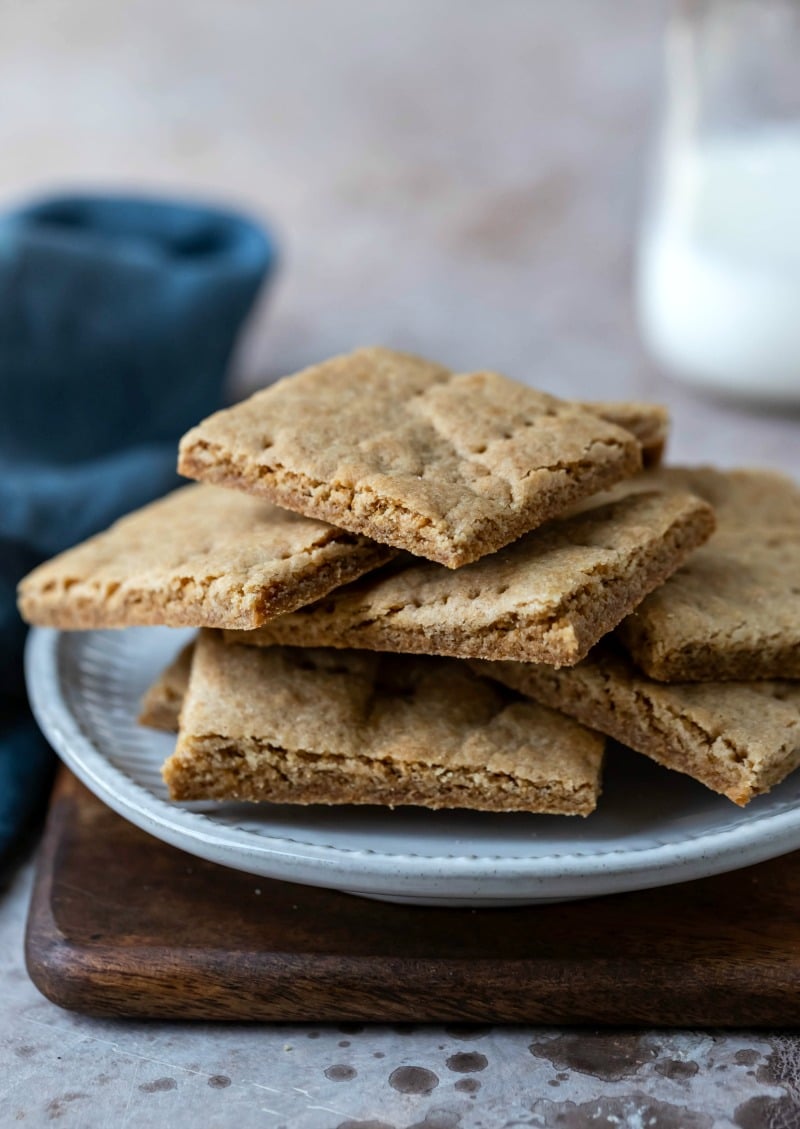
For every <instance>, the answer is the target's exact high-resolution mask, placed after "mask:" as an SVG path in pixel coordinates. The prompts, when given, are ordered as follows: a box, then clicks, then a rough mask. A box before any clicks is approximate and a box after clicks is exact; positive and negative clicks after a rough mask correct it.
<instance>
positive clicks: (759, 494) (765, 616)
mask: <svg viewBox="0 0 800 1129" xmlns="http://www.w3.org/2000/svg"><path fill="white" fill-rule="evenodd" d="M642 480H643V482H644V483H648V484H649V485H650V486H651V487H652V486H663V485H671V486H674V487H678V488H680V487H682V488H684V489H688V490H691V491H692V492H693V493H695V494H697V495H699V496H700V497H701V498H705V499H707V501H709V502H710V503H711V505H713V506H714V509H715V513H716V517H717V532H716V533H715V534H714V536H713V537H712V538H711V540H710V541H709V542H708V544H707V545H705V546H703V548H702V549H699V550H698V552H697V553H695V554H694V556H692V557H691V559H690V560H689V561H688V562H687V563H686V564H685V565H684V566H683V567H682V568H681V569H680V570H679V571H678V572H676V573H675V574H674V575H673V576H672V577H670V579H669V580H668V581H667V582H666V583H665V584H664V585H663V587H661V588H659V589H658V590H657V591H655V592H653V593H652V594H651V595H649V596H648V597H647V599H645V600H644V601H643V602H642V603H641V604H640V605H639V606H638V608H637V609H636V611H635V613H634V614H633V615H631V616H629V617H628V619H626V620H625V621H624V622H623V624H622V625H621V627H620V629H619V636H620V638H621V639H622V641H623V643H624V644H625V646H626V647H627V649H628V651H629V652H630V654H631V655H632V656H633V658H634V659H635V661H636V662H637V663H638V665H639V666H640V667H641V668H642V669H643V670H644V671H645V672H646V673H647V674H648V675H650V677H651V678H657V679H660V680H662V681H664V682H718V681H727V680H740V681H742V680H744V681H753V680H755V679H759V678H767V679H771V678H800V489H798V487H797V486H796V485H795V483H794V482H792V481H791V480H790V479H788V478H785V477H784V476H783V475H778V474H774V473H772V472H769V471H756V470H750V471H748V470H735V471H720V470H713V469H712V468H710V467H699V468H695V469H688V468H679V467H665V468H661V469H660V470H657V471H653V472H649V473H648V474H646V475H643V476H642Z"/></svg>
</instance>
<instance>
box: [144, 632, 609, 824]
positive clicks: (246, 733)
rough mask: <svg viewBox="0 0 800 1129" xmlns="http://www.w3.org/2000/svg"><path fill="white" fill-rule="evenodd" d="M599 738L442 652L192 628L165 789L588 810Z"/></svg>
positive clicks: (189, 796)
mask: <svg viewBox="0 0 800 1129" xmlns="http://www.w3.org/2000/svg"><path fill="white" fill-rule="evenodd" d="M603 744H604V742H603V738H602V737H600V736H599V735H598V734H596V733H590V732H588V731H587V730H585V729H583V728H582V727H581V726H579V725H577V724H576V723H575V722H573V721H570V720H569V719H568V718H565V717H563V716H562V715H560V714H558V713H555V712H554V711H552V710H549V709H547V708H545V707H541V706H538V705H536V704H534V703H532V702H528V701H525V700H524V699H521V698H518V697H517V696H516V695H513V694H509V693H508V692H507V691H505V690H503V689H501V688H499V687H498V686H497V684H496V683H493V682H490V681H489V680H488V679H484V678H481V677H479V676H478V675H476V674H474V673H473V672H472V671H471V670H470V669H469V668H468V666H467V665H466V664H464V663H459V662H455V661H453V660H449V659H435V658H428V657H425V658H409V657H407V656H400V655H379V654H375V653H371V652H364V651H330V650H319V649H312V648H288V647H287V648H283V647H271V648H265V649H258V648H255V647H236V646H226V645H225V643H223V642H222V640H221V639H220V638H219V636H218V635H216V634H214V633H211V632H203V633H202V634H201V636H200V638H199V640H198V643H197V647H196V651H195V657H194V661H193V664H192V672H191V677H190V679H189V687H188V690H187V693H186V699H185V702H184V705H183V710H182V712H181V728H180V734H179V737H178V743H177V747H176V749H175V752H174V754H173V755H172V756H171V757H170V758H169V759H168V760H167V762H166V764H165V765H164V769H163V774H164V779H165V780H166V782H167V784H168V785H169V789H170V794H171V796H172V797H173V799H176V800H197V799H220V800H224V799H227V800H264V801H269V802H273V803H292V804H383V805H388V806H390V807H394V806H397V805H404V804H414V805H422V806H424V807H429V808H470V809H475V810H481V811H527V812H546V813H552V814H563V815H587V814H588V813H589V812H591V811H592V810H593V809H594V808H595V806H596V803H597V798H598V795H599V792H600V773H601V768H602V759H603Z"/></svg>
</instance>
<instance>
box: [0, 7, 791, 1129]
mask: <svg viewBox="0 0 800 1129" xmlns="http://www.w3.org/2000/svg"><path fill="white" fill-rule="evenodd" d="M662 19H663V5H662V4H661V3H658V2H656V0H643V2H641V3H639V4H636V5H634V4H623V3H621V0H591V2H590V0H560V2H559V3H558V4H555V3H550V2H549V0H496V2H494V3H489V2H488V0H486V2H476V3H470V4H465V3H460V2H459V0H403V3H402V4H398V3H395V4H391V5H390V4H388V3H383V4H381V3H374V2H371V0H361V2H356V0H338V2H337V3H336V4H327V3H325V2H324V0H303V2H302V3H292V2H291V0H272V2H269V3H267V2H260V3H252V2H249V0H232V2H230V3H227V4H213V3H210V2H209V3H206V2H202V0H201V2H199V3H196V4H193V5H191V7H189V6H186V5H172V6H171V5H168V4H164V3H163V2H160V0H134V2H132V3H129V4H126V5H113V4H103V3H101V2H100V0H73V2H72V3H70V4H68V5H63V4H57V3H56V2H55V0H39V2H38V3H35V4H22V3H13V2H12V3H11V4H7V5H5V6H4V8H3V34H2V36H0V106H2V107H3V108H4V112H3V113H0V148H2V152H3V153H4V154H5V159H4V160H3V162H2V163H0V198H2V199H4V200H6V199H7V200H11V199H13V198H17V197H19V196H20V195H23V194H25V193H28V192H31V191H33V190H35V189H43V188H49V187H51V186H52V185H54V184H55V185H58V186H63V185H65V184H71V183H81V184H85V183H87V182H88V183H90V184H93V185H110V184H122V183H124V184H126V185H127V184H130V183H131V182H132V183H134V184H137V185H147V186H151V187H155V188H158V189H160V190H167V189H170V190H174V191H181V192H183V191H191V192H193V193H195V194H201V195H209V194H214V195H216V194H220V195H223V196H224V197H227V198H228V199H231V200H233V201H235V202H239V203H240V204H242V205H244V206H246V207H248V208H249V209H250V210H251V211H253V212H254V213H255V214H256V215H260V216H263V217H265V218H270V219H273V220H274V222H275V224H276V226H277V227H278V229H279V234H280V237H281V241H282V244H283V248H284V263H283V270H282V275H281V278H280V280H279V282H278V283H277V285H276V287H275V289H274V291H273V293H272V294H271V295H269V296H268V297H267V299H266V300H265V302H264V304H263V306H262V308H261V310H260V312H259V315H258V316H257V317H256V318H255V319H254V324H253V326H252V331H251V333H250V336H249V339H248V341H247V343H246V345H245V348H244V349H243V351H242V354H241V356H240V358H239V363H238V366H237V376H236V390H238V391H243V390H245V389H247V388H249V387H252V386H253V385H255V384H257V383H258V382H260V381H263V380H264V379H265V378H269V377H270V376H275V375H278V374H281V373H283V372H287V371H291V370H292V369H294V368H296V367H299V366H301V365H303V364H305V363H307V362H310V361H313V360H315V359H318V358H319V357H322V356H325V355H327V354H330V353H332V352H336V351H340V350H343V349H348V348H350V347H352V346H353V345H354V344H356V343H366V342H381V343H386V344H390V345H396V346H399V347H405V348H409V349H414V350H417V351H419V352H422V353H427V354H429V355H431V356H433V357H436V358H438V359H441V360H443V361H445V362H447V363H449V364H451V365H453V366H456V367H465V368H476V367H480V366H482V365H491V366H492V367H495V368H499V369H501V370H504V371H506V372H508V373H509V374H510V375H512V376H516V377H519V378H522V379H528V380H530V381H531V382H533V383H537V384H539V385H540V386H543V387H545V388H548V389H550V390H553V391H556V392H561V393H563V394H566V395H581V396H592V397H595V398H600V397H603V396H605V397H614V398H622V397H626V396H627V397H651V398H655V399H661V400H665V401H667V402H668V403H669V404H670V406H671V408H672V410H673V413H674V417H675V427H676V433H675V438H674V442H673V444H672V447H671V453H672V456H673V458H675V459H680V460H691V461H695V462H701V461H716V462H718V463H721V464H723V465H732V464H734V463H740V464H741V463H753V464H760V465H768V466H777V467H782V468H784V469H786V470H790V471H792V472H793V473H794V474H796V475H800V423H798V419H797V418H791V417H787V416H786V415H783V416H773V417H768V416H753V415H750V414H748V413H746V412H745V411H743V410H742V409H739V408H736V407H733V406H720V405H711V404H709V403H707V402H705V401H702V400H700V399H699V398H697V397H695V396H694V394H693V393H691V392H690V391H687V390H685V389H683V388H681V387H679V386H677V385H674V384H670V383H668V382H666V381H664V380H663V378H661V377H660V376H659V375H658V374H657V373H656V372H654V371H653V368H652V367H651V366H650V365H649V364H648V362H647V360H646V358H645V357H644V356H643V354H642V352H641V349H640V346H639V344H638V342H637V338H636V333H635V324H634V317H633V312H632V302H631V270H632V251H633V245H634V237H635V228H636V221H637V216H638V213H639V207H640V194H641V185H642V180H643V160H644V154H645V152H646V149H647V142H648V138H649V130H650V126H651V123H652V115H653V110H654V104H655V97H656V92H657V76H658V65H659V45H660V33H661V27H662ZM30 882H31V867H30V865H29V864H28V865H26V866H24V867H22V869H21V870H20V871H19V872H18V873H17V875H16V877H15V879H14V881H13V884H12V886H11V887H10V889H7V890H5V891H0V1125H2V1126H3V1129H5V1126H6V1125H9V1126H10V1125H13V1124H17V1123H21V1124H25V1125H28V1126H39V1125H49V1124H50V1123H51V1122H53V1123H57V1124H58V1125H59V1126H61V1127H63V1129H70V1127H72V1126H75V1127H77V1129H105V1127H106V1126H111V1125H113V1126H120V1127H123V1126H124V1127H125V1129H133V1127H134V1126H139V1125H141V1126H147V1127H152V1126H162V1125H163V1126H170V1127H175V1129H182V1127H183V1126H187V1127H188V1126H203V1127H204V1129H205V1127H214V1126H229V1125H230V1126H234V1125H235V1126H236V1129H249V1127H250V1126H259V1127H260V1126H266V1127H269V1129H278V1127H279V1126H286V1127H287V1129H334V1127H344V1126H349V1127H350V1129H356V1127H360V1129H380V1127H383V1129H388V1127H392V1129H409V1127H411V1126H414V1127H417V1129H422V1127H424V1129H456V1127H457V1129H495V1127H497V1129H501V1127H505V1126H512V1125H532V1126H551V1125H552V1126H560V1127H563V1129H583V1127H584V1126H592V1127H603V1129H604V1127H606V1126H608V1127H609V1129H610V1127H612V1126H614V1127H621V1126H622V1127H630V1129H719V1127H723V1126H738V1127H739V1129H761V1127H769V1126H771V1127H774V1129H789V1127H792V1126H800V1071H799V1070H798V1058H800V1044H798V1042H797V1040H795V1039H794V1038H790V1037H780V1036H778V1035H775V1034H772V1033H763V1034H759V1035H747V1034H720V1033H713V1032H708V1033H699V1032H682V1033H669V1032H652V1033H644V1034H631V1033H625V1034H617V1033H606V1034H600V1035H598V1034H592V1033H586V1032H584V1033H577V1032H565V1031H554V1030H533V1029H529V1028H508V1029H505V1028H493V1029H484V1030H481V1029H464V1030H459V1029H455V1028H452V1027H451V1028H438V1027H419V1028H416V1029H411V1028H383V1027H368V1028H363V1029H362V1028H359V1027H354V1026H342V1027H341V1028H337V1027H319V1028H314V1027H308V1026H303V1027H295V1026H272V1027H266V1026H260V1025H252V1026H211V1025H192V1026H189V1025H180V1024H174V1023H168V1024H164V1023H159V1024H155V1023H153V1024H146V1023H115V1022H106V1021H98V1020H90V1019H86V1018H82V1017H80V1016H77V1015H71V1014H68V1013H66V1012H63V1011H60V1010H59V1009H58V1008H56V1007H54V1006H52V1005H51V1004H49V1003H47V1002H46V1001H45V1000H44V999H43V998H42V997H41V996H39V994H38V992H37V991H36V989H35V988H34V987H33V985H32V984H31V983H30V981H29V980H28V978H27V976H26V973H25V971H24V965H23V957H22V935H23V922H24V916H25V911H26V904H27V898H28V894H29V888H30Z"/></svg>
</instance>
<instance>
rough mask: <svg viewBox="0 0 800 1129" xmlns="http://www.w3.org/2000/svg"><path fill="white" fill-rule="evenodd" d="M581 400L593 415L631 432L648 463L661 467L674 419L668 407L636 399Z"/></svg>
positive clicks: (646, 464) (645, 462) (646, 465)
mask: <svg viewBox="0 0 800 1129" xmlns="http://www.w3.org/2000/svg"><path fill="white" fill-rule="evenodd" d="M579 403H580V406H581V407H582V408H584V409H585V410H586V411H587V412H591V413H592V415H596V416H599V417H600V418H601V419H605V420H608V422H609V423H614V424H616V425H617V427H622V428H624V429H625V431H630V432H631V433H632V434H633V435H634V436H635V437H636V439H637V440H638V442H639V445H640V446H641V448H642V462H643V464H644V466H645V467H654V466H658V464H659V463H660V462H661V460H662V458H663V456H664V450H665V448H666V445H667V439H668V438H669V428H670V418H669V412H668V411H667V409H666V408H665V407H663V406H662V405H661V404H648V403H646V402H639V401H636V400H619V401H609V400H606V401H603V400H585V401H582V402H579Z"/></svg>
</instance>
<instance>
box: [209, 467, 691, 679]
mask: <svg viewBox="0 0 800 1129" xmlns="http://www.w3.org/2000/svg"><path fill="white" fill-rule="evenodd" d="M624 487H625V484H623V485H622V487H620V489H621V490H624ZM590 502H591V500H590ZM590 502H587V503H585V507H586V508H582V509H581V512H579V513H577V514H574V515H573V516H571V517H568V518H557V519H555V520H554V521H552V522H550V523H549V524H548V525H547V526H544V527H542V528H540V529H537V530H534V531H533V532H532V533H528V534H526V535H525V536H524V537H522V538H520V539H519V540H518V541H515V542H514V544H513V545H509V546H507V547H506V548H505V549H501V550H500V552H498V553H495V554H493V555H492V556H489V557H483V558H482V559H481V560H479V561H476V562H475V563H474V564H471V565H466V566H465V567H464V568H461V569H459V570H458V571H457V572H452V571H450V570H449V569H445V568H442V566H441V565H437V564H432V563H430V562H427V561H420V560H419V559H416V558H410V557H403V558H399V559H397V560H396V561H395V562H393V563H391V564H389V565H388V566H387V567H386V568H384V569H381V570H379V571H378V572H374V573H371V574H370V575H369V576H366V577H362V578H361V579H360V580H358V581H356V582H355V583H353V584H350V585H349V586H347V587H346V588H341V589H339V590H338V591H336V592H332V593H330V594H329V595H328V596H327V597H325V598H324V599H323V600H318V601H317V602H316V603H314V604H310V605H308V606H306V607H304V608H300V609H299V610H298V611H296V612H294V613H292V614H290V615H284V616H278V617H277V618H276V619H273V620H271V621H270V623H268V624H266V625H265V626H264V627H263V628H260V629H259V630H257V631H251V632H236V631H232V632H227V633H226V636H225V638H226V640H227V641H228V642H234V643H245V644H250V645H257V646H272V645H274V644H285V645H289V646H311V647H320V646H321V647H359V648H366V649H368V650H377V651H406V652H417V653H425V654H440V655H451V656H458V657H462V658H463V657H467V658H469V657H472V658H486V659H516V660H519V661H529V662H548V663H553V664H554V665H557V666H561V665H564V664H567V665H569V664H572V663H575V662H578V661H579V660H580V659H581V658H583V657H584V656H585V655H586V654H587V653H588V651H589V649H590V648H591V647H592V646H593V645H594V644H595V643H596V642H597V640H598V639H599V638H600V637H601V636H603V635H605V634H606V633H607V632H608V631H610V630H612V628H613V627H615V626H616V624H618V623H619V621H620V620H621V619H622V618H623V616H625V615H627V614H628V612H629V611H630V610H631V609H632V608H633V607H635V606H636V604H637V603H638V602H639V601H640V600H641V599H642V598H643V597H644V596H645V594H646V593H647V592H650V591H651V590H652V589H653V588H655V587H656V585H658V584H661V583H662V582H663V581H664V580H665V579H666V577H667V576H669V574H670V573H671V572H674V570H675V569H676V568H678V567H679V565H680V564H681V563H682V562H683V561H684V560H685V559H686V558H687V556H688V555H689V553H690V552H691V551H692V550H693V549H694V548H695V547H696V546H697V545H699V544H700V543H701V542H702V541H704V540H705V539H706V538H707V537H708V536H709V534H710V533H711V532H712V530H713V528H714V518H713V512H712V510H711V509H710V507H709V506H708V505H707V504H706V503H705V502H702V501H700V500H699V499H697V498H695V497H693V496H692V495H691V494H686V493H684V492H682V491H663V492H660V491H651V492H650V493H638V492H636V493H632V494H630V495H628V496H623V497H620V498H617V499H616V500H614V501H611V502H605V503H604V504H601V505H597V506H591V505H590Z"/></svg>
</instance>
